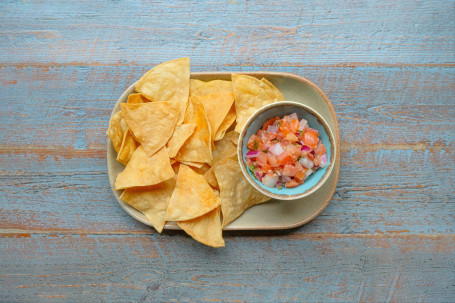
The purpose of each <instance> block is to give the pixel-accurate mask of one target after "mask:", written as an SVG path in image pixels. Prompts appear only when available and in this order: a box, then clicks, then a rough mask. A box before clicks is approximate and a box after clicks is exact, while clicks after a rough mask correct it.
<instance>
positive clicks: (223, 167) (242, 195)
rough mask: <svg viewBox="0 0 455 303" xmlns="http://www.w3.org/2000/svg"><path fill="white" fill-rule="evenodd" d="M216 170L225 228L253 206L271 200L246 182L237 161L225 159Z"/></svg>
mask: <svg viewBox="0 0 455 303" xmlns="http://www.w3.org/2000/svg"><path fill="white" fill-rule="evenodd" d="M214 169H215V175H216V179H217V181H218V185H219V187H220V201H221V213H222V215H223V224H222V226H223V227H225V226H226V225H228V224H229V223H231V222H232V221H234V220H235V219H237V218H238V217H239V216H240V215H241V214H243V212H244V211H245V210H247V209H248V208H250V207H251V206H253V205H256V204H260V203H262V202H265V201H267V200H270V199H271V198H270V197H267V196H265V195H263V194H262V193H260V192H259V191H257V190H256V189H255V188H254V187H253V186H252V185H251V184H250V183H249V182H248V181H247V180H246V178H245V177H244V176H243V174H242V171H241V169H240V165H239V163H238V162H237V161H234V160H231V159H225V160H223V161H220V162H218V164H217V165H216V166H215V168H214Z"/></svg>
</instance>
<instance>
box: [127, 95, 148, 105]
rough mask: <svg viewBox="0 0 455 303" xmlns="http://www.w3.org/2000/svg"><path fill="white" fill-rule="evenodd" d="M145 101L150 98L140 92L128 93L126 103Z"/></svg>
mask: <svg viewBox="0 0 455 303" xmlns="http://www.w3.org/2000/svg"><path fill="white" fill-rule="evenodd" d="M145 102H150V100H149V99H147V98H146V97H145V96H143V95H141V94H130V95H129V96H128V101H127V102H126V103H128V104H133V103H145Z"/></svg>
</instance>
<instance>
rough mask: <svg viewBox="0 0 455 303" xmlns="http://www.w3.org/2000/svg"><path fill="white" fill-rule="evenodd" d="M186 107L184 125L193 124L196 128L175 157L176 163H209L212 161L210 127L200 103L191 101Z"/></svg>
mask: <svg viewBox="0 0 455 303" xmlns="http://www.w3.org/2000/svg"><path fill="white" fill-rule="evenodd" d="M191 104H192V106H189V107H188V110H187V112H186V116H185V123H186V124H189V123H195V124H196V125H197V126H196V128H195V130H194V133H193V134H192V135H191V137H189V138H188V140H186V142H185V144H183V146H182V147H181V148H180V150H179V151H178V153H177V156H175V159H176V160H177V161H187V162H199V163H210V162H211V161H212V143H211V135H210V125H209V123H208V121H207V117H206V115H205V110H204V106H203V105H202V103H200V102H198V101H196V100H191Z"/></svg>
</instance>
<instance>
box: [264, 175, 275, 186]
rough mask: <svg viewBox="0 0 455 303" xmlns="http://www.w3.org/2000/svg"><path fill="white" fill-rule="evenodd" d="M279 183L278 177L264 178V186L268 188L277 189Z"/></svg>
mask: <svg viewBox="0 0 455 303" xmlns="http://www.w3.org/2000/svg"><path fill="white" fill-rule="evenodd" d="M277 181H278V176H275V177H271V176H269V175H265V176H264V178H262V184H264V185H265V186H268V187H275V184H276V182H277Z"/></svg>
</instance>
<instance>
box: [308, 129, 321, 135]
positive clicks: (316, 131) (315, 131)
mask: <svg viewBox="0 0 455 303" xmlns="http://www.w3.org/2000/svg"><path fill="white" fill-rule="evenodd" d="M305 131H306V132H307V131H308V132H312V133H315V134H316V135H319V131H318V130H317V129H314V128H311V127H307V128H306V129H305Z"/></svg>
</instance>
